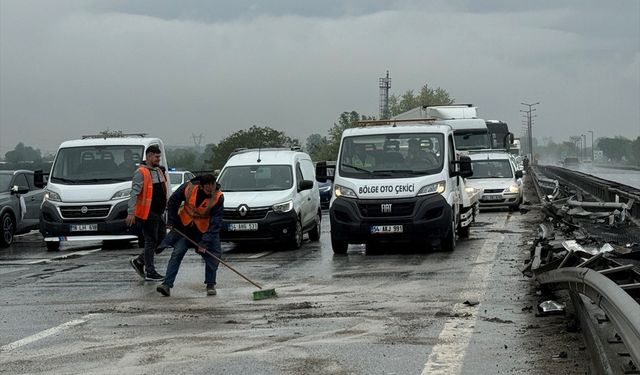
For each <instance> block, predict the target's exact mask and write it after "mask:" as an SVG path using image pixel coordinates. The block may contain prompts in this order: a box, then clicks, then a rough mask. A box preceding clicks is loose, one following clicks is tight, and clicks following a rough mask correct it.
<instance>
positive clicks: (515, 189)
mask: <svg viewBox="0 0 640 375" xmlns="http://www.w3.org/2000/svg"><path fill="white" fill-rule="evenodd" d="M504 192H505V193H519V192H520V187H519V186H518V185H510V186H509V187H508V188H506V189H504Z"/></svg>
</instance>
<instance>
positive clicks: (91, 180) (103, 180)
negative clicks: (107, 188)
mask: <svg viewBox="0 0 640 375" xmlns="http://www.w3.org/2000/svg"><path fill="white" fill-rule="evenodd" d="M77 181H78V182H105V181H115V182H124V181H126V179H124V178H115V177H106V178H87V179H82V180H77Z"/></svg>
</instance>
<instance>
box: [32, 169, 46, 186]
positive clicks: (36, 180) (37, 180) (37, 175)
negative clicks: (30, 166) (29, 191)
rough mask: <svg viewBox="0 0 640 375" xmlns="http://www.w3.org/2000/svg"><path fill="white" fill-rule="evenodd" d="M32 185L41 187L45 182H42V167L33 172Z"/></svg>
mask: <svg viewBox="0 0 640 375" xmlns="http://www.w3.org/2000/svg"><path fill="white" fill-rule="evenodd" d="M33 185H35V187H37V188H38V189H42V188H43V187H44V186H45V185H46V184H45V183H44V173H43V172H42V169H38V170H37V171H34V172H33Z"/></svg>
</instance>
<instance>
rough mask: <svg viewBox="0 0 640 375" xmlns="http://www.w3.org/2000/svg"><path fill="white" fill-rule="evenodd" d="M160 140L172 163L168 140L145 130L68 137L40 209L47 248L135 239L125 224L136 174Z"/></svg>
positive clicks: (161, 147) (53, 169) (50, 176)
mask: <svg viewBox="0 0 640 375" xmlns="http://www.w3.org/2000/svg"><path fill="white" fill-rule="evenodd" d="M153 144H156V145H158V146H159V147H160V150H161V151H162V157H161V161H160V165H161V166H164V167H165V168H166V167H167V159H166V154H165V150H164V144H163V143H162V140H160V139H159V138H149V137H146V134H122V133H120V132H116V133H114V134H111V135H108V134H99V135H88V136H83V137H82V139H78V140H72V141H66V142H63V143H62V144H61V145H60V147H59V148H58V152H57V153H56V157H55V160H54V162H53V165H52V167H51V172H50V174H49V181H48V182H47V186H46V191H45V198H44V201H43V202H42V207H41V212H40V233H42V235H43V236H44V241H45V243H46V245H47V249H48V250H51V251H54V250H58V248H59V247H60V242H62V241H86V240H91V241H96V240H103V241H108V240H135V239H138V233H137V232H136V230H135V229H133V228H130V227H128V226H127V225H126V224H125V219H126V217H127V203H128V201H129V196H130V193H131V179H132V177H133V173H134V171H135V170H136V168H137V167H138V164H139V163H140V162H141V161H143V160H144V159H145V150H146V149H147V147H149V146H150V145H153Z"/></svg>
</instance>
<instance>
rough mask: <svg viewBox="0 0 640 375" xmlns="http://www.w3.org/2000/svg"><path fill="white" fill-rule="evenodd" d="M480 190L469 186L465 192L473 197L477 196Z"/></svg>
mask: <svg viewBox="0 0 640 375" xmlns="http://www.w3.org/2000/svg"><path fill="white" fill-rule="evenodd" d="M478 190H479V189H476V188H474V187H471V186H467V187H466V188H464V192H465V193H467V194H471V195H473V194H475V193H476V191H478Z"/></svg>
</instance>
